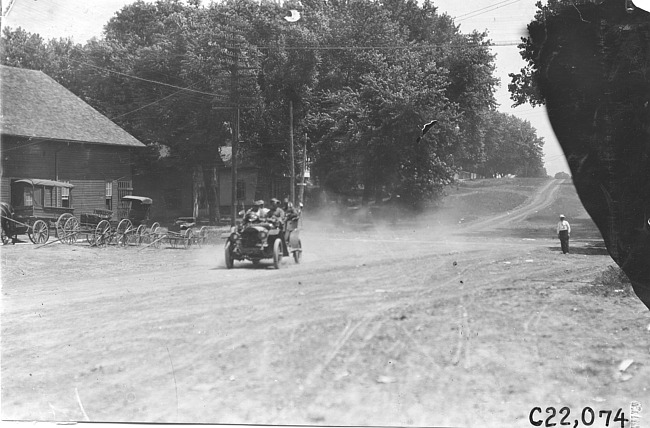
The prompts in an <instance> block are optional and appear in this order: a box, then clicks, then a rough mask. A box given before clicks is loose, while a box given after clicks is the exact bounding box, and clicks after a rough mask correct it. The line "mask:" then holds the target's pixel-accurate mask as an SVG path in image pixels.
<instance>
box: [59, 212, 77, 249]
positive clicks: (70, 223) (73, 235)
mask: <svg viewBox="0 0 650 428" xmlns="http://www.w3.org/2000/svg"><path fill="white" fill-rule="evenodd" d="M78 234H79V220H77V218H76V217H72V216H71V217H69V218H68V219H67V220H66V221H65V223H63V228H62V229H61V237H60V238H59V239H60V240H61V242H63V243H64V244H68V245H72V244H74V243H75V242H77V235H78Z"/></svg>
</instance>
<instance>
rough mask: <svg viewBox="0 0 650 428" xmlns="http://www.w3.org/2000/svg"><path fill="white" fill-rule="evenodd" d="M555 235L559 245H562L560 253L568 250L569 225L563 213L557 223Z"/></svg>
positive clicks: (565, 252)
mask: <svg viewBox="0 0 650 428" xmlns="http://www.w3.org/2000/svg"><path fill="white" fill-rule="evenodd" d="M557 235H558V238H560V245H562V253H563V254H567V253H568V252H569V236H570V235H571V225H570V224H569V222H568V221H566V218H565V217H564V215H563V214H562V215H560V221H559V222H558V224H557Z"/></svg>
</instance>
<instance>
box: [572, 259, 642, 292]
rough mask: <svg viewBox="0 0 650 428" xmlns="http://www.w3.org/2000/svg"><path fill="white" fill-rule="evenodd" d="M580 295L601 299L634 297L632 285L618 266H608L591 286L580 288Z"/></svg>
mask: <svg viewBox="0 0 650 428" xmlns="http://www.w3.org/2000/svg"><path fill="white" fill-rule="evenodd" d="M577 291H578V293H580V294H589V295H593V296H599V297H630V296H634V295H635V294H634V290H633V289H632V283H631V282H630V280H629V278H628V277H627V275H625V272H623V270H622V269H621V268H620V267H618V266H607V268H606V269H605V270H604V271H602V272H601V273H600V274H599V275H598V276H597V277H596V278H595V279H594V280H593V282H592V283H591V284H588V285H584V286H582V287H580V288H578V290H577Z"/></svg>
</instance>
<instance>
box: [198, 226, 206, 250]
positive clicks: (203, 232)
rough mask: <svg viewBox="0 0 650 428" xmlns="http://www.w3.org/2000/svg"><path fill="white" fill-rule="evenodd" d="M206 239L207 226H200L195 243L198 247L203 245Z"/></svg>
mask: <svg viewBox="0 0 650 428" xmlns="http://www.w3.org/2000/svg"><path fill="white" fill-rule="evenodd" d="M207 241H208V228H207V227H206V226H201V228H200V229H199V236H198V237H197V238H196V244H197V245H198V246H199V247H202V246H203V245H205V244H206V243H207Z"/></svg>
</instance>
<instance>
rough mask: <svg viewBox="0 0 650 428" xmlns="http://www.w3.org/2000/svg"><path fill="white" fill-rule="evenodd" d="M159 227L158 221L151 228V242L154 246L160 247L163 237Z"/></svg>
mask: <svg viewBox="0 0 650 428" xmlns="http://www.w3.org/2000/svg"><path fill="white" fill-rule="evenodd" d="M159 229H160V223H158V222H154V224H152V225H151V229H149V243H150V244H151V246H152V247H154V248H160V242H161V241H162V239H163V237H162V235H161V234H160V231H159Z"/></svg>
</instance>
